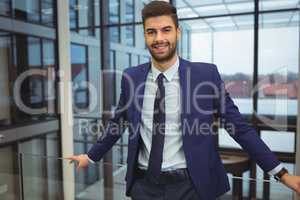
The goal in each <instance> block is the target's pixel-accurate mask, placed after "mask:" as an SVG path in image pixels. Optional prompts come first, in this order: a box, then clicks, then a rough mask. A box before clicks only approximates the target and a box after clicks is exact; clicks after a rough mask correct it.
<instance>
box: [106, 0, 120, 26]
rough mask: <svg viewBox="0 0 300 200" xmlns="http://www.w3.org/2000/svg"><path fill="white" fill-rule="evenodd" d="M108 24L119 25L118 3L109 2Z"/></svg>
mask: <svg viewBox="0 0 300 200" xmlns="http://www.w3.org/2000/svg"><path fill="white" fill-rule="evenodd" d="M109 23H114V24H115V23H116V24H118V23H120V1H119V0H110V1H109Z"/></svg>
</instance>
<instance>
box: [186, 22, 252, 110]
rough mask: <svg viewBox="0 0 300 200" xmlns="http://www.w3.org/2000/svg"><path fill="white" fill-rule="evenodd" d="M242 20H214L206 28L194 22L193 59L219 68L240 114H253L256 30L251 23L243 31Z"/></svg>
mask: <svg viewBox="0 0 300 200" xmlns="http://www.w3.org/2000/svg"><path fill="white" fill-rule="evenodd" d="M244 18H245V17H243V18H242V19H241V20H244ZM247 18H252V21H253V16H248V17H247ZM239 19H240V18H236V21H235V23H234V22H233V20H232V19H230V18H229V19H227V18H226V19H225V18H220V19H215V18H211V19H209V20H207V21H202V23H203V24H207V26H202V25H201V24H200V26H199V27H197V23H195V22H193V23H192V24H191V25H192V30H191V49H193V51H191V58H192V60H193V61H200V62H209V63H214V64H216V65H217V67H218V70H219V72H220V73H221V76H222V79H223V81H224V82H225V85H226V89H227V91H228V92H229V93H230V95H231V97H232V98H233V99H234V101H235V103H236V104H237V105H238V107H239V109H240V112H242V113H245V114H251V113H252V111H253V109H252V95H251V90H252V73H253V39H254V38H253V29H252V28H253V27H252V26H251V24H250V23H249V24H248V25H247V27H245V28H243V29H242V30H241V29H240V28H239ZM224 21H228V24H223V23H224ZM252 23H253V22H252ZM187 24H189V22H188V23H187ZM245 41H247V42H245ZM196 49H197V50H196ZM237 55H238V56H237Z"/></svg>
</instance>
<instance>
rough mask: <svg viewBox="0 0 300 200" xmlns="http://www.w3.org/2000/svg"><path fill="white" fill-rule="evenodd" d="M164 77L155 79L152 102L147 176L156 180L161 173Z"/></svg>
mask: <svg viewBox="0 0 300 200" xmlns="http://www.w3.org/2000/svg"><path fill="white" fill-rule="evenodd" d="M163 79H164V75H163V73H160V74H159V76H158V77H157V79H156V81H157V85H158V88H157V91H156V95H155V100H154V113H153V128H152V145H151V151H150V157H149V163H148V175H149V177H150V178H154V180H158V177H159V174H160V172H161V165H162V157H163V149H164V141H165V122H166V114H165V88H164V84H163Z"/></svg>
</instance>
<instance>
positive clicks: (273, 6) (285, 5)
mask: <svg viewBox="0 0 300 200" xmlns="http://www.w3.org/2000/svg"><path fill="white" fill-rule="evenodd" d="M297 6H299V1H298V0H260V1H259V9H260V10H278V9H290V8H297Z"/></svg>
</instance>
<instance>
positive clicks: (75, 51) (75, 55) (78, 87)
mask: <svg viewBox="0 0 300 200" xmlns="http://www.w3.org/2000/svg"><path fill="white" fill-rule="evenodd" d="M71 63H72V81H73V98H74V106H75V107H76V108H79V109H84V108H87V106H88V89H87V86H86V83H87V81H88V64H87V47H86V46H82V45H75V44H72V45H71ZM75 111H76V109H75Z"/></svg>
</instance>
